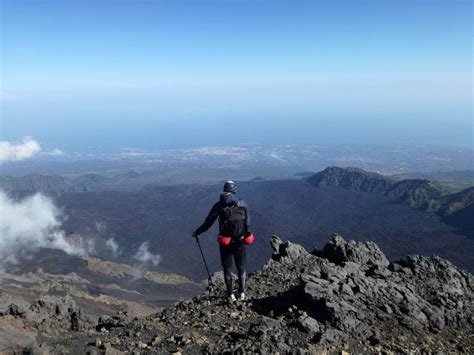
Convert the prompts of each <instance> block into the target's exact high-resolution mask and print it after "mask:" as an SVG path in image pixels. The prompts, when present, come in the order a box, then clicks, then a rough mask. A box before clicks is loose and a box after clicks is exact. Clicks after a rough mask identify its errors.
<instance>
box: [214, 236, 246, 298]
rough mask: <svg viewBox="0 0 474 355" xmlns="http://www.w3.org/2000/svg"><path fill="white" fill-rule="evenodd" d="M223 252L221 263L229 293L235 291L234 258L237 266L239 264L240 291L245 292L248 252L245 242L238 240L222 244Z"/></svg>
mask: <svg viewBox="0 0 474 355" xmlns="http://www.w3.org/2000/svg"><path fill="white" fill-rule="evenodd" d="M219 249H220V252H221V263H222V268H223V269H224V280H225V285H226V287H227V293H228V295H229V296H230V295H232V294H233V293H234V291H233V289H232V258H233V259H234V260H235V266H237V276H238V277H239V293H243V292H244V290H245V261H246V258H247V253H246V250H245V244H243V243H241V242H239V241H237V242H232V243H230V244H229V245H220V246H219Z"/></svg>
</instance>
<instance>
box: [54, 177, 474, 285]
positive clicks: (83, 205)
mask: <svg viewBox="0 0 474 355" xmlns="http://www.w3.org/2000/svg"><path fill="white" fill-rule="evenodd" d="M221 189H222V186H221V185H214V186H202V185H180V186H153V187H149V188H148V190H146V191H135V192H86V193H80V194H77V193H65V194H62V195H61V196H60V197H58V198H56V201H57V203H58V205H59V206H61V207H62V209H63V210H64V212H65V215H67V216H68V219H67V220H66V221H65V222H64V228H65V230H66V231H72V232H75V233H79V234H81V235H85V236H87V235H89V234H93V233H94V231H93V230H92V231H91V230H88V228H89V227H88V226H94V225H95V223H96V221H101V222H103V223H104V224H105V225H106V226H107V232H106V235H103V237H104V238H109V237H113V238H114V239H115V240H116V241H117V243H118V244H119V246H120V247H121V248H122V249H123V251H124V254H123V255H122V258H123V259H122V261H123V262H130V260H133V256H134V254H135V253H136V251H137V250H138V248H139V246H140V244H141V243H143V242H145V241H147V242H148V243H149V246H150V251H151V252H153V253H157V254H160V255H161V256H162V262H161V264H160V265H159V266H158V270H159V271H161V272H171V273H179V274H183V275H186V276H188V277H191V278H194V279H202V278H204V277H205V270H204V268H203V267H201V266H202V260H201V256H200V254H199V251H198V249H197V246H196V243H195V242H194V240H192V238H191V232H192V231H193V230H194V229H195V228H196V227H197V226H199V225H200V224H201V223H202V222H203V220H204V218H205V217H206V215H207V213H208V211H209V209H210V208H211V206H212V204H213V203H214V202H215V201H216V200H217V199H218V197H219V194H220V192H221ZM239 196H240V197H242V198H243V199H244V200H245V201H247V203H248V204H249V206H250V209H251V214H252V230H253V232H255V235H256V242H255V244H254V245H253V246H252V247H250V248H248V252H249V255H248V260H249V268H250V270H256V269H258V268H260V267H261V266H262V265H263V264H264V263H265V262H266V260H268V258H269V257H270V252H269V251H268V248H267V247H266V241H265V240H264V238H262V237H261V236H265V235H272V234H275V233H280V234H281V235H286V236H288V238H289V239H291V240H293V241H294V242H297V243H299V244H302V245H303V246H304V247H305V248H314V247H315V246H316V247H322V246H323V245H324V243H325V241H326V240H327V238H328V236H330V235H331V234H332V233H334V232H337V233H340V234H342V235H351V237H352V238H353V239H355V240H373V241H375V242H376V243H377V244H378V245H379V246H380V247H381V248H382V250H383V251H384V252H385V253H386V254H387V255H388V256H389V258H398V257H402V256H404V255H409V254H421V255H427V256H429V255H433V254H434V255H440V256H441V257H443V258H446V259H448V260H450V261H451V262H453V263H454V264H456V265H457V266H460V267H462V268H465V269H467V270H469V271H471V272H472V271H473V270H474V240H468V239H467V238H466V237H464V236H462V235H459V234H457V233H454V232H453V227H450V226H449V225H447V224H445V223H443V222H442V221H441V220H440V217H439V216H437V215H436V214H434V213H430V212H424V211H420V210H417V209H413V208H411V207H409V206H407V205H404V204H400V203H394V202H393V201H392V200H391V199H390V198H389V197H387V196H384V195H380V194H374V193H368V192H361V191H353V190H350V189H345V188H338V187H324V188H319V187H314V186H312V185H309V184H308V183H307V182H306V181H304V180H295V181H289V180H287V181H260V182H245V183H244V182H243V183H240V184H239ZM216 236H217V227H216V226H214V227H213V228H211V230H210V231H209V232H207V233H206V234H204V235H203V236H202V237H201V244H202V246H203V248H204V252H205V254H206V257H207V258H208V262H209V264H210V267H211V269H212V271H217V270H219V269H220V267H221V266H220V260H219V251H218V245H217V243H216Z"/></svg>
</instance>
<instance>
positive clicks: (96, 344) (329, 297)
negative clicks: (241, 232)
mask: <svg viewBox="0 0 474 355" xmlns="http://www.w3.org/2000/svg"><path fill="white" fill-rule="evenodd" d="M271 246H272V248H273V254H272V258H271V259H270V260H269V261H268V262H267V263H266V265H265V266H264V267H263V268H262V269H261V270H260V271H258V272H256V273H254V274H252V275H251V276H250V277H249V280H248V287H247V296H248V300H247V301H245V302H238V303H233V304H229V303H227V302H226V300H225V297H224V293H223V290H224V287H223V285H222V283H221V275H215V276H214V277H213V280H214V283H215V284H216V286H215V287H214V288H211V289H208V290H207V291H206V292H205V293H204V294H202V295H200V296H197V297H194V298H193V299H191V300H186V301H183V302H180V303H177V304H176V305H174V306H173V307H170V308H167V309H165V310H164V311H162V312H160V313H157V314H154V315H152V316H148V317H145V318H136V319H134V320H132V321H126V319H125V318H124V317H121V316H120V315H117V316H115V317H103V318H101V319H99V323H98V324H96V325H95V326H94V327H89V329H88V330H87V331H86V332H84V331H70V330H68V332H67V336H62V337H60V338H58V337H54V336H53V337H49V338H47V340H46V341H45V342H44V343H45V344H46V345H44V344H43V345H42V346H48V348H49V350H50V351H51V352H64V351H69V352H73V353H74V352H80V351H82V352H84V350H87V352H89V353H114V352H115V353H118V352H120V351H123V352H127V353H128V352H133V351H138V352H150V353H159V354H161V353H163V354H164V353H170V352H171V353H173V352H181V353H191V354H193V353H237V354H239V353H276V352H279V353H300V354H304V353H312V352H313V353H314V352H326V353H328V352H329V353H331V352H334V353H335V352H337V351H347V352H355V353H374V352H377V353H379V352H385V353H422V352H448V351H454V352H458V353H472V352H473V350H474V339H473V335H472V334H473V326H474V314H473V309H474V307H473V301H474V297H473V290H474V279H473V276H472V275H471V274H469V273H468V272H465V271H463V270H461V269H458V268H456V267H455V266H453V265H452V264H451V263H449V262H448V261H446V260H443V259H441V258H438V257H421V256H409V257H407V258H406V259H403V260H398V261H393V262H389V261H388V260H387V258H386V257H385V255H384V254H383V253H382V251H381V250H380V249H379V248H378V246H377V245H376V244H374V243H372V242H365V243H362V242H354V241H346V240H344V239H343V238H342V237H341V236H339V235H335V236H334V237H333V239H332V240H331V241H330V242H329V243H327V244H326V246H325V247H324V248H323V249H322V250H314V251H312V252H308V251H306V250H305V249H304V248H303V247H301V246H299V245H296V244H293V243H291V242H289V241H283V240H281V239H280V238H278V237H277V236H273V237H272V240H271ZM16 317H19V318H21V317H23V316H22V315H16ZM71 324H72V323H71ZM45 339H46V338H45ZM79 350H80V351H79Z"/></svg>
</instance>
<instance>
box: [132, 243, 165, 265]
mask: <svg viewBox="0 0 474 355" xmlns="http://www.w3.org/2000/svg"><path fill="white" fill-rule="evenodd" d="M133 258H134V259H135V260H137V261H138V262H140V263H142V264H145V263H152V264H153V265H154V266H157V265H158V264H159V263H160V261H161V256H160V255H158V254H153V253H151V252H150V251H149V250H148V242H144V243H142V244H141V245H140V247H139V248H138V251H137V253H136V254H135V256H134V257H133Z"/></svg>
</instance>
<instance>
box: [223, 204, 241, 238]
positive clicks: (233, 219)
mask: <svg viewBox="0 0 474 355" xmlns="http://www.w3.org/2000/svg"><path fill="white" fill-rule="evenodd" d="M219 218H220V220H221V222H222V230H221V235H222V236H224V237H231V238H239V237H241V236H243V235H244V234H245V233H246V232H247V223H246V222H245V220H246V219H247V214H246V211H245V208H244V207H243V206H242V203H241V202H240V201H239V202H237V204H235V205H232V206H228V207H224V208H223V209H222V210H221V211H220V213H219Z"/></svg>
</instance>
